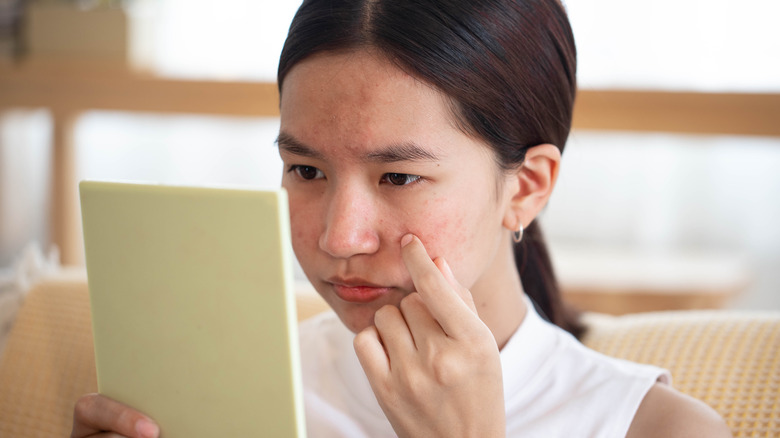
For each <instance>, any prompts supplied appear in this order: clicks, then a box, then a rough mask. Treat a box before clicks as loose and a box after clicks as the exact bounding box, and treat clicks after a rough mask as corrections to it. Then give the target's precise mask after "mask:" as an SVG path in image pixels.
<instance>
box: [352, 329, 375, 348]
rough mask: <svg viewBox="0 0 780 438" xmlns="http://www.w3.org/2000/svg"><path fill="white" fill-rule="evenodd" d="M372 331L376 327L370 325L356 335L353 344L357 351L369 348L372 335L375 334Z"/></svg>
mask: <svg viewBox="0 0 780 438" xmlns="http://www.w3.org/2000/svg"><path fill="white" fill-rule="evenodd" d="M372 331H374V328H373V327H368V328H365V329H363V330H362V331H360V332H359V333H358V334H357V335H355V339H353V340H352V345H353V346H354V348H355V351H358V352H361V351H364V350H365V349H367V348H369V345H370V344H371V342H372V337H373V336H375V335H374V334H373V333H372Z"/></svg>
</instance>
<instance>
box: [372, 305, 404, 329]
mask: <svg viewBox="0 0 780 438" xmlns="http://www.w3.org/2000/svg"><path fill="white" fill-rule="evenodd" d="M396 313H398V309H397V308H395V307H394V306H392V305H390V304H386V305H384V306H382V307H380V308H379V310H377V311H376V313H374V325H376V326H377V327H381V326H385V325H386V324H387V323H388V322H389V321H390V320H391V318H393V317H394V316H395V314H396Z"/></svg>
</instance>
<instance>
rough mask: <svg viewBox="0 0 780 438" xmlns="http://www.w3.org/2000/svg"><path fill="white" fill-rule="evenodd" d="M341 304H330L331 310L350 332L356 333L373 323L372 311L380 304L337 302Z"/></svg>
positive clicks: (374, 311)
mask: <svg viewBox="0 0 780 438" xmlns="http://www.w3.org/2000/svg"><path fill="white" fill-rule="evenodd" d="M339 304H342V305H336V306H333V305H331V308H332V309H333V311H335V312H336V315H338V317H339V319H340V320H341V322H342V323H343V324H344V325H345V326H346V327H347V328H348V329H349V331H351V332H352V333H355V334H358V333H360V332H361V331H363V330H364V329H366V328H367V327H370V326H372V325H374V313H376V311H377V310H379V308H380V307H381V306H376V305H370V304H371V303H369V304H368V305H366V304H362V305H354V304H349V303H339Z"/></svg>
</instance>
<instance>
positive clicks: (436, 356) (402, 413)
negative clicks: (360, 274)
mask: <svg viewBox="0 0 780 438" xmlns="http://www.w3.org/2000/svg"><path fill="white" fill-rule="evenodd" d="M410 237H411V240H410ZM402 246H403V248H402V250H401V253H402V257H403V260H404V264H405V265H406V268H407V269H408V271H409V274H410V275H411V277H412V281H413V282H414V285H415V288H416V290H417V292H416V293H412V294H410V295H408V296H406V297H404V299H403V300H401V304H400V309H399V308H396V307H394V306H385V307H382V308H381V309H379V310H378V311H377V312H376V314H375V315H374V326H372V327H368V328H366V329H365V330H363V331H362V332H360V333H359V334H358V335H357V336H356V337H355V341H354V346H355V351H356V353H357V356H358V358H359V360H360V364H361V365H362V366H363V370H364V371H365V373H366V376H367V377H368V380H369V382H370V383H371V388H372V389H373V391H374V394H375V395H376V398H377V400H378V401H379V405H380V406H381V407H382V410H383V411H384V413H385V416H387V418H388V420H389V421H390V424H391V425H392V426H393V429H394V430H395V432H396V433H397V434H398V436H399V437H412V436H415V437H503V436H504V435H505V434H506V419H505V414H504V394H503V392H504V391H503V381H502V374H501V362H500V359H499V354H498V346H497V345H496V341H495V339H494V337H493V335H492V333H491V332H490V329H489V328H488V327H487V326H486V325H485V324H484V323H483V322H482V320H480V319H479V316H478V315H477V312H476V309H475V307H474V301H473V298H472V297H471V293H470V292H469V291H468V290H467V289H466V288H464V287H462V286H460V285H459V284H458V282H457V281H456V280H455V277H454V276H453V274H452V271H451V270H450V268H449V266H448V265H447V262H446V261H444V260H443V259H442V258H437V259H436V260H435V261H432V260H431V259H430V257H429V256H428V253H427V252H426V251H425V247H424V246H423V244H422V242H420V240H419V239H418V238H416V237H413V236H411V235H407V236H405V237H404V239H403V240H402Z"/></svg>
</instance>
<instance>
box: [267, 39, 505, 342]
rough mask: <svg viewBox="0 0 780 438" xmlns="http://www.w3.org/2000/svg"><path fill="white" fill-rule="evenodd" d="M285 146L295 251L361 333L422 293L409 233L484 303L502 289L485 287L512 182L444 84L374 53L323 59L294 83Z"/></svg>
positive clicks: (297, 71) (299, 71)
mask: <svg viewBox="0 0 780 438" xmlns="http://www.w3.org/2000/svg"><path fill="white" fill-rule="evenodd" d="M279 153H280V155H281V157H282V160H283V161H284V166H285V169H284V170H285V172H284V176H283V179H282V186H283V187H285V188H286V189H287V191H288V195H289V200H290V220H291V227H292V243H293V249H294V250H295V254H296V256H297V257H298V260H299V262H300V264H301V266H302V267H303V270H304V272H305V273H306V276H307V277H308V279H309V280H310V281H311V283H312V284H313V285H314V287H315V288H316V289H317V291H318V292H319V293H320V294H321V295H322V297H323V298H324V299H325V300H326V301H327V302H328V304H330V306H331V307H332V308H333V309H334V310H335V311H336V313H337V314H338V316H339V317H340V318H341V320H342V321H343V322H344V324H345V325H346V326H347V327H348V328H349V329H350V330H352V331H353V332H357V331H360V330H362V329H363V328H365V327H367V326H368V325H370V324H372V323H373V316H374V312H375V311H376V310H377V309H379V308H380V307H381V306H383V305H385V304H393V305H398V304H399V302H400V301H401V299H402V298H403V297H404V296H406V295H408V294H409V293H411V292H413V291H414V284H413V283H412V281H411V279H410V276H409V273H408V272H407V270H406V267H405V266H404V264H403V261H402V259H401V253H400V249H401V245H400V240H401V238H402V237H403V236H404V235H405V234H407V233H413V234H415V235H416V236H418V237H419V238H420V239H421V240H422V242H423V244H425V246H426V248H427V250H428V253H429V255H430V256H431V257H432V258H435V257H444V258H445V259H446V260H447V262H448V263H449V265H450V266H451V267H452V270H453V272H454V273H455V276H456V278H457V279H458V281H459V282H460V283H461V284H463V285H464V286H465V287H467V288H469V289H470V290H471V291H472V294H473V295H474V298H475V302H476V303H477V306H479V305H480V298H482V299H483V300H487V299H488V298H489V296H490V295H491V294H492V293H491V292H490V291H487V290H480V283H485V282H488V283H489V280H488V279H486V277H489V276H490V272H489V271H490V269H491V266H493V264H494V263H493V262H494V261H495V260H496V258H497V257H498V254H499V250H498V249H499V247H500V245H501V243H502V242H505V241H507V239H508V235H507V230H505V229H504V228H503V226H502V222H503V220H504V217H505V214H506V212H507V209H508V203H509V198H511V194H509V191H508V189H506V186H507V184H506V182H507V181H506V180H505V178H508V177H505V176H503V173H501V172H500V171H499V170H498V167H497V165H496V163H495V161H494V155H493V152H492V151H490V149H489V148H488V147H487V146H486V145H485V144H484V143H482V142H481V141H479V140H476V139H475V138H472V137H470V136H468V135H466V134H464V133H463V132H462V131H461V130H459V129H458V128H457V126H456V125H455V123H454V120H453V117H452V114H451V110H450V106H449V103H448V102H447V100H446V99H445V98H444V97H443V96H442V95H441V94H440V93H439V92H438V91H436V90H434V89H433V88H431V87H430V86H428V85H426V84H425V83H422V82H420V81H418V80H416V79H415V78H413V77H412V76H409V75H408V74H406V73H404V72H403V71H402V70H400V69H399V68H397V67H396V66H394V65H393V64H392V63H390V62H388V61H386V60H385V59H384V58H382V57H380V56H377V55H375V54H372V53H371V52H368V51H356V52H350V53H343V54H325V55H315V56H313V57H311V58H308V59H306V60H304V61H302V62H301V63H299V64H298V65H296V66H295V67H294V68H293V69H292V70H291V71H290V73H289V74H288V76H287V77H286V79H285V82H284V85H283V90H282V100H281V128H280V134H279ZM501 254H503V252H501ZM483 289H487V288H483Z"/></svg>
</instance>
